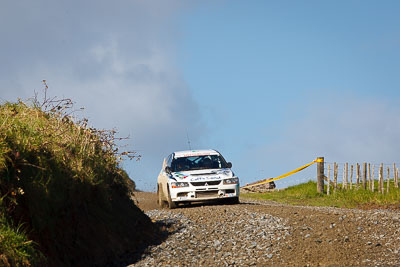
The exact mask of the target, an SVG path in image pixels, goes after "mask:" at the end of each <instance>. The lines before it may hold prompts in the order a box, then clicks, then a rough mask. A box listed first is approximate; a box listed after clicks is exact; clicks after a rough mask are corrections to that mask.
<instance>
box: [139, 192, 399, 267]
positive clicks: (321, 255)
mask: <svg viewBox="0 0 400 267" xmlns="http://www.w3.org/2000/svg"><path fill="white" fill-rule="evenodd" d="M136 197H137V200H138V204H139V207H140V208H141V209H143V210H144V211H145V212H146V213H147V214H148V215H149V216H150V217H151V218H152V219H153V220H155V221H156V222H157V223H159V224H160V225H164V227H165V229H166V231H169V232H170V235H169V236H168V238H167V239H166V240H165V241H164V242H163V243H161V244H160V245H157V246H153V247H150V248H149V249H148V251H147V252H146V253H145V254H144V255H143V256H142V259H141V260H140V261H139V262H137V263H136V264H135V265H132V266H157V265H158V266H162V265H172V266H251V265H256V266H400V213H399V211H390V210H368V211H366V210H357V209H338V208H326V207H324V208H321V207H299V206H290V205H285V204H278V203H275V202H269V201H268V202H267V201H252V200H248V199H241V204H239V205H216V204H209V205H193V206H188V207H182V208H177V209H174V210H167V209H159V208H158V206H157V204H156V195H155V194H154V193H145V192H138V193H137V194H136Z"/></svg>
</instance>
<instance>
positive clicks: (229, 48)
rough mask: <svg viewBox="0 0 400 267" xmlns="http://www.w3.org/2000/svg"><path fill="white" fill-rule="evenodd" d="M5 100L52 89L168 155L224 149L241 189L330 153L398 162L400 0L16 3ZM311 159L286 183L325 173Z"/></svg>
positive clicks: (147, 172) (155, 163)
mask: <svg viewBox="0 0 400 267" xmlns="http://www.w3.org/2000/svg"><path fill="white" fill-rule="evenodd" d="M1 5H2V8H0V25H1V26H0V34H1V36H2V42H1V43H0V61H1V62H2V63H0V88H1V89H0V90H1V91H0V99H1V100H2V101H15V100H16V99H17V97H21V98H29V97H31V96H32V95H33V90H40V89H41V88H42V86H41V84H40V81H41V80H43V79H46V80H47V81H48V83H49V86H50V93H51V94H53V95H56V96H60V97H71V98H73V99H74V100H75V101H76V105H77V106H84V107H85V108H86V109H85V112H84V114H82V116H87V117H89V119H90V121H91V122H92V124H93V125H94V126H96V127H99V128H112V127H116V128H118V129H119V130H120V133H121V135H130V136H131V141H130V146H131V148H132V149H136V150H138V152H139V153H140V154H142V160H141V161H139V162H125V163H124V167H125V168H126V169H127V171H128V173H129V174H130V175H131V177H132V178H133V179H134V180H135V181H136V183H137V184H138V187H139V188H141V189H144V190H153V189H154V187H155V183H156V178H157V175H158V172H159V171H160V168H161V162H162V159H163V157H165V156H166V155H168V154H169V153H171V152H173V151H176V150H181V149H187V148H188V146H187V139H186V131H187V132H188V134H189V137H190V139H191V143H192V147H194V148H215V149H217V150H219V151H220V152H221V153H223V155H224V156H225V158H227V159H228V160H230V161H232V162H233V166H234V167H233V169H234V171H235V173H237V174H238V175H239V176H240V178H241V180H242V183H246V182H252V181H254V180H256V179H260V178H265V177H276V176H278V175H281V174H282V173H284V172H286V171H290V170H292V169H294V168H297V167H299V166H300V165H303V164H305V163H308V162H311V161H312V160H313V159H314V158H316V157H317V156H324V157H325V158H326V160H327V161H329V162H333V161H339V162H345V161H350V162H363V161H372V162H377V163H379V162H385V163H391V162H398V151H399V149H400V145H399V144H400V142H399V141H400V119H399V115H400V107H399V105H398V103H399V100H400V97H399V92H400V88H399V87H400V75H399V73H400V49H399V48H400V19H399V17H398V14H399V11H400V2H398V1H202V2H199V1H179V0H171V1H155V0H154V1H124V0H120V1H115V2H113V4H110V3H109V2H108V1H106V0H99V1H85V2H82V1H69V2H64V3H63V2H54V1H49V0H38V1H35V2H31V1H28V0H21V1H18V2H16V1H3V2H2V4H1ZM315 172H316V171H315V168H314V167H310V168H309V169H307V170H306V171H303V172H301V173H299V174H297V175H295V176H292V177H289V178H286V179H284V180H281V181H278V182H277V185H278V186H279V187H285V186H288V185H291V184H296V183H299V182H303V181H307V180H308V179H310V178H313V177H314V176H315Z"/></svg>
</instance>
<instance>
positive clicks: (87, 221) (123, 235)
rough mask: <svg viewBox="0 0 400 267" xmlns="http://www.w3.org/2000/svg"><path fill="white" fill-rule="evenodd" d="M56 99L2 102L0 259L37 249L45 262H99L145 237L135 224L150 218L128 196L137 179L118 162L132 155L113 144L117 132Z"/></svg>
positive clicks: (22, 260)
mask: <svg viewBox="0 0 400 267" xmlns="http://www.w3.org/2000/svg"><path fill="white" fill-rule="evenodd" d="M54 103H55V104H51V101H50V102H47V103H44V105H40V104H39V103H38V102H35V101H34V102H33V103H32V104H26V103H24V102H22V101H19V102H17V103H8V102H7V103H4V104H2V105H0V266H2V265H6V266H7V264H6V263H7V262H8V263H9V264H10V265H11V266H23V265H27V266H29V264H31V265H32V264H34V263H35V262H37V261H41V260H43V259H42V258H41V257H39V256H38V255H44V257H46V258H47V260H48V265H50V266H57V265H60V264H62V265H71V266H74V265H82V266H83V265H87V264H89V263H90V264H93V265H96V264H97V265H102V264H104V262H102V260H104V259H110V258H112V257H115V256H116V255H120V254H122V253H125V251H128V250H129V249H135V248H137V247H139V246H140V245H141V244H144V243H145V241H144V240H145V239H143V240H142V239H141V238H142V236H144V235H145V234H146V232H145V231H143V230H140V229H142V228H143V229H150V228H151V225H152V224H151V221H150V219H149V218H147V217H146V216H145V215H144V214H143V213H142V212H141V211H140V210H139V208H137V207H136V206H135V205H134V203H133V201H132V200H131V197H132V194H133V189H134V187H135V184H134V182H133V181H131V180H130V179H129V177H128V175H127V174H126V172H125V171H124V170H122V169H121V167H120V163H121V157H123V156H132V154H131V152H122V153H121V152H119V151H118V146H117V145H115V141H116V140H117V138H115V137H114V134H115V131H113V130H112V131H105V130H97V129H95V128H91V127H89V126H88V124H87V120H85V119H83V120H75V119H73V118H72V117H70V116H69V115H68V112H70V109H71V106H70V102H68V101H55V102H54ZM135 225H136V227H137V229H139V230H138V231H135V230H133V229H134V228H132V227H133V226H135ZM146 225H149V227H150V228H146V227H147V226H146ZM21 226H23V227H21ZM141 227H142V228H141ZM149 235H151V233H149ZM143 238H144V237H143ZM146 239H150V238H149V237H146ZM34 244H36V245H34ZM39 251H40V252H39ZM84 261H86V262H84ZM40 265H42V264H40Z"/></svg>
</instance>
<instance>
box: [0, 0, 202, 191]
mask: <svg viewBox="0 0 400 267" xmlns="http://www.w3.org/2000/svg"><path fill="white" fill-rule="evenodd" d="M185 8H187V4H185V3H184V2H183V1H125V0H120V1H114V2H112V3H111V2H109V1H105V0H103V1H68V2H54V1H45V0H42V1H35V2H32V1H28V0H25V1H9V2H7V3H6V4H3V6H2V9H1V11H0V22H1V23H0V34H1V36H2V42H1V43H0V58H2V64H1V66H0V88H1V91H0V99H2V100H3V101H4V100H7V101H13V100H16V98H17V97H21V98H28V97H31V96H32V95H33V90H34V89H36V90H40V88H42V86H41V84H40V81H41V80H43V79H46V80H47V81H48V84H49V86H50V89H49V93H50V94H51V95H57V96H59V97H68V98H72V99H73V100H74V101H76V102H77V105H78V106H84V107H85V108H86V110H85V112H84V114H83V115H84V116H88V117H89V119H90V121H91V122H92V124H93V125H94V126H96V127H99V128H111V127H117V128H118V129H119V130H120V132H121V135H130V136H131V138H132V140H131V144H132V148H133V149H138V150H139V153H141V154H142V155H143V161H142V163H140V164H137V165H135V168H132V165H131V164H129V163H127V164H126V167H127V169H128V171H129V170H130V171H131V173H132V174H134V176H135V175H138V176H141V177H140V179H142V180H146V179H155V178H154V176H156V175H157V172H158V171H159V167H160V166H159V165H160V164H161V161H162V157H163V156H166V154H167V153H169V152H171V151H172V150H175V149H176V148H177V147H181V148H184V147H183V146H184V145H185V140H186V129H188V130H189V131H190V132H191V138H192V139H197V138H199V137H200V136H201V134H202V131H201V130H200V128H201V127H200V126H201V119H200V115H199V111H198V107H197V104H196V103H195V101H194V100H193V97H192V96H191V93H190V90H189V88H188V87H187V85H186V84H185V82H184V80H183V78H182V77H181V73H180V71H179V69H178V68H177V67H176V66H175V62H174V54H175V49H176V47H175V45H176V41H177V39H178V38H179V34H178V31H177V30H176V25H175V23H176V17H177V16H178V15H179V13H180V12H183V11H184V9H185ZM133 178H134V179H135V178H137V177H133ZM147 182H149V183H155V181H151V182H150V181H147ZM139 185H140V183H139Z"/></svg>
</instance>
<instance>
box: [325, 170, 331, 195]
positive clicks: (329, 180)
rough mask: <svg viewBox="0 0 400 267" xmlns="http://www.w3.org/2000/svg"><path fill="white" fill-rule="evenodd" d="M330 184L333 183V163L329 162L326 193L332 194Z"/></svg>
mask: <svg viewBox="0 0 400 267" xmlns="http://www.w3.org/2000/svg"><path fill="white" fill-rule="evenodd" d="M330 184H331V164H328V184H327V186H326V194H327V195H328V196H329V194H330V189H329V188H330Z"/></svg>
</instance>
